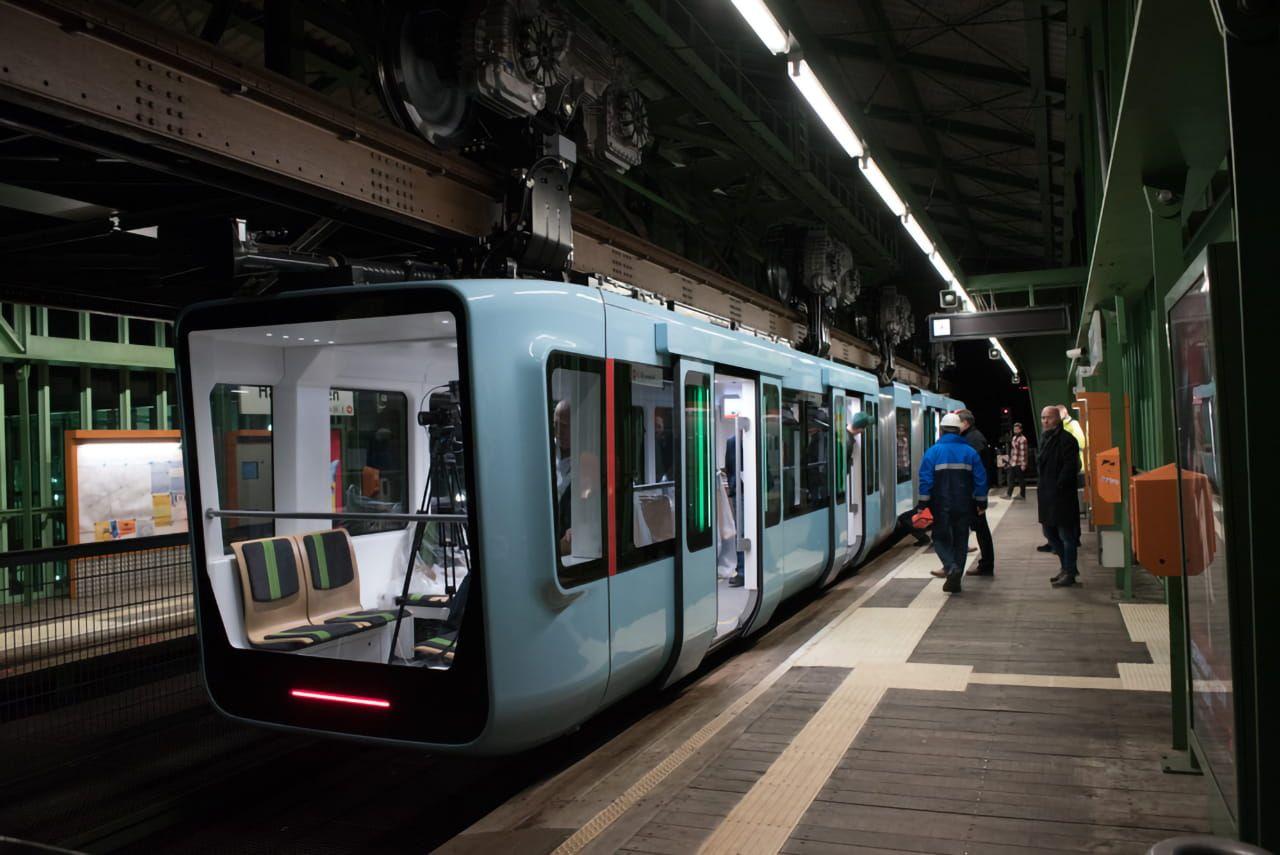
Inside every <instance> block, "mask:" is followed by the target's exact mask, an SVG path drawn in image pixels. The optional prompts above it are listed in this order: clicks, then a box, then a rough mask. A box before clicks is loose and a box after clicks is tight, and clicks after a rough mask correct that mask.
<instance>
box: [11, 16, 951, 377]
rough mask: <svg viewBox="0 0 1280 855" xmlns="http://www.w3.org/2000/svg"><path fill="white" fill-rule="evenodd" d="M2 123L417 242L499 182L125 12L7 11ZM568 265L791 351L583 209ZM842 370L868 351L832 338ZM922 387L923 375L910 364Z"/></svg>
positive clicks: (492, 200) (797, 326)
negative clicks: (267, 191) (757, 333)
mask: <svg viewBox="0 0 1280 855" xmlns="http://www.w3.org/2000/svg"><path fill="white" fill-rule="evenodd" d="M0 32H2V33H4V34H5V35H4V38H5V42H6V45H9V46H13V48H12V49H11V50H7V51H6V56H5V62H4V63H3V64H2V65H0V103H4V104H6V106H7V108H8V109H6V115H5V123H6V124H8V125H9V126H11V127H18V128H24V129H26V130H29V131H31V132H32V133H36V134H42V135H45V136H50V137H53V138H56V139H59V140H62V141H64V142H67V143H70V144H72V145H78V146H83V147H87V148H89V149H91V150H94V151H98V152H102V153H104V154H108V155H111V156H116V157H121V158H123V159H126V160H130V161H132V162H135V163H139V164H141V165H145V166H148V167H150V168H154V169H157V170H159V171H162V172H165V173H168V174H171V175H177V176H180V177H184V178H188V179H192V180H198V181H202V182H206V183H215V184H217V185H218V186H222V187H225V188H227V189H228V190H232V191H238V192H242V193H244V194H246V195H257V196H261V195H262V193H263V190H264V188H266V187H270V188H271V189H272V195H273V197H275V198H278V199H279V200H280V201H282V202H283V203H285V204H290V205H293V206H295V207H298V208H299V209H302V210H309V211H314V212H315V213H317V214H320V215H322V216H334V217H336V218H341V219H344V220H346V221H355V222H357V223H359V222H363V223H364V224H366V225H372V226H376V227H377V228H379V229H380V230H382V231H384V232H388V233H394V234H395V235H396V236H397V237H400V238H402V239H404V240H406V241H408V242H413V241H419V242H422V241H423V240H424V238H425V237H426V235H427V234H428V233H435V234H451V235H457V236H465V237H476V238H479V237H483V236H487V235H489V234H490V233H491V232H492V231H493V227H494V225H495V224H496V223H497V222H498V221H499V218H500V215H501V210H502V204H501V196H502V187H503V184H502V180H501V177H500V176H497V175H494V174H491V173H489V172H488V171H487V170H484V169H483V168H481V167H479V166H478V165H476V164H474V163H472V162H470V161H467V160H465V159H463V158H461V157H459V156H456V155H453V154H450V153H448V152H442V151H439V150H436V149H434V148H432V147H431V146H429V145H428V144H426V143H425V142H423V141H422V140H421V139H419V138H418V137H416V136H414V135H412V134H410V133H408V132H406V131H403V130H401V129H399V128H396V127H393V126H391V125H389V124H386V123H384V122H380V121H377V120H375V119H372V118H370V117H368V116H365V115H362V114H360V113H357V112H355V111H353V110H350V109H348V108H345V107H343V106H341V105H340V104H336V103H334V102H332V101H330V100H328V99H327V98H325V97H324V96H323V95H320V94H319V93H316V92H313V91H311V90H310V89H308V88H307V87H306V86H304V85H302V84H299V83H297V82H295V81H292V80H289V79H287V78H285V77H281V76H279V75H275V74H273V73H271V72H269V71H266V70H265V69H257V68H252V67H246V66H244V65H242V64H240V63H239V62H238V61H236V60H235V59H233V58H231V57H229V56H228V55H226V54H225V53H223V52H221V51H219V50H218V49H217V48H216V47H214V46H212V45H210V44H208V43H207V42H204V41H201V40H200V39H198V38H195V37H192V36H186V35H184V34H182V33H177V32H173V31H170V30H167V29H165V28H163V27H161V26H159V25H157V24H155V23H153V22H151V21H150V20H148V19H147V18H146V17H144V16H142V15H140V14H138V13H137V12H135V11H133V10H131V9H128V8H126V7H124V6H122V5H119V4H116V3H102V2H94V0H0ZM573 219H574V263H573V268H574V270H576V271H577V272H580V273H584V274H601V275H604V276H609V277H611V278H614V279H617V280H619V281H621V282H626V283H628V284H631V285H635V286H636V287H639V288H643V289H645V290H648V291H652V292H654V293H657V294H660V295H662V296H663V297H664V298H665V299H668V300H674V301H677V302H680V303H684V304H686V305H696V306H698V307H699V308H703V309H705V310H706V311H708V312H709V313H711V314H714V315H720V316H723V317H727V318H729V319H731V320H733V321H735V322H737V323H739V324H742V325H744V326H748V327H752V328H754V329H757V330H761V331H763V332H766V333H768V334H770V335H775V336H778V337H780V338H784V339H788V340H792V341H794V340H797V339H799V338H800V337H801V335H802V334H803V326H802V325H801V321H802V318H801V317H800V315H799V313H797V312H796V311H794V310H792V309H790V308H789V307H787V306H784V305H783V304H782V303H780V302H778V301H776V300H773V299H771V298H770V297H768V296H766V295H764V294H761V293H759V292H757V291H755V290H753V289H751V288H749V287H747V286H745V285H743V284H742V283H739V282H736V281H734V280H732V279H729V278H728V277H725V276H722V275H720V274H717V273H715V272H714V271H711V270H709V269H707V268H705V267H702V266H701V265H698V264H695V263H693V262H691V261H689V260H688V259H685V258H682V257H680V256H678V255H676V254H675V253H672V252H670V251H669V250H666V249H663V248H662V247H659V246H657V245H656V244H652V243H649V242H648V241H645V240H643V239H641V238H638V237H636V236H635V235H632V234H630V233H628V232H624V231H623V230H621V229H618V228H616V227H614V226H612V225H610V224H609V223H606V222H604V221H603V220H600V219H597V218H595V217H591V216H589V215H586V214H582V213H579V212H574V217H573ZM831 356H832V358H834V359H837V360H840V361H843V362H846V363H848V364H851V365H855V366H858V367H862V368H870V367H873V366H874V364H875V362H876V359H877V355H876V353H875V351H874V349H873V348H871V347H870V346H869V345H867V344H865V343H863V342H861V341H860V340H858V339H856V338H855V337H853V336H851V335H848V334H847V333H840V332H838V331H834V332H833V334H832V352H831ZM899 366H900V368H901V369H902V370H900V376H901V377H902V379H904V380H905V381H906V382H909V383H911V384H913V385H918V386H927V385H928V376H927V375H926V374H925V373H924V372H923V371H922V370H920V369H919V368H918V367H916V366H902V363H901V362H900V363H899Z"/></svg>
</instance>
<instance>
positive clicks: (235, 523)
mask: <svg viewBox="0 0 1280 855" xmlns="http://www.w3.org/2000/svg"><path fill="white" fill-rule="evenodd" d="M271 395H272V387H270V386H241V385H239V384H235V383H218V384H217V385H215V386H214V387H213V391H212V392H210V393H209V410H210V412H211V413H212V416H213V460H214V466H215V468H216V469H217V472H218V506H219V507H220V508H222V509H223V510H242V511H272V510H275V506H276V499H275V486H274V479H273V475H274V464H273V455H272V440H271ZM275 533H276V524H275V520H258V519H241V518H238V517H223V518H222V549H223V552H225V553H226V554H228V555H229V554H231V544H232V543H234V542H237V541H241V540H254V539H256V538H260V537H272V536H274V535H275Z"/></svg>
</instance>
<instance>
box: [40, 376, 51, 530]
mask: <svg viewBox="0 0 1280 855" xmlns="http://www.w3.org/2000/svg"><path fill="white" fill-rule="evenodd" d="M49 410H50V406H49V366H48V364H46V363H43V362H42V363H40V364H39V365H38V366H37V367H36V447H37V448H38V449H39V458H38V459H39V464H40V466H39V471H38V473H37V476H36V477H37V478H38V479H39V482H40V505H39V507H41V508H51V507H53V424H52V416H51V414H50V412H49ZM41 520H42V522H41V524H40V545H41V546H53V515H52V514H51V513H49V512H48V511H45V512H44V513H42V514H41Z"/></svg>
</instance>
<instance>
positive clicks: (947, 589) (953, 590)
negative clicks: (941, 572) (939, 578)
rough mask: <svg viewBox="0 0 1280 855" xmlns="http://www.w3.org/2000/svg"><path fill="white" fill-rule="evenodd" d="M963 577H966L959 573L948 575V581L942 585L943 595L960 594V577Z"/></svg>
mask: <svg viewBox="0 0 1280 855" xmlns="http://www.w3.org/2000/svg"><path fill="white" fill-rule="evenodd" d="M963 575H964V574H963V573H958V572H957V573H948V574H947V581H945V582H943V583H942V591H943V593H946V594H958V593H960V577H961V576H963Z"/></svg>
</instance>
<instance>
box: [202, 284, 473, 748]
mask: <svg viewBox="0 0 1280 855" xmlns="http://www.w3.org/2000/svg"><path fill="white" fill-rule="evenodd" d="M467 334H468V325H467V312H466V301H465V299H463V297H462V296H461V295H460V294H459V293H458V292H457V290H456V289H454V288H451V287H448V286H445V285H431V284H420V285H404V286H386V287H376V288H362V289H359V290H358V291H356V290H354V289H347V290H329V291H324V292H301V293H296V294H292V295H285V296H281V297H274V298H270V299H262V300H253V301H236V302H220V303H209V304H204V305H201V306H197V307H194V308H193V309H191V310H189V311H188V312H186V313H185V314H184V315H183V317H182V318H181V319H180V321H179V324H178V332H177V342H176V345H177V347H176V352H177V360H178V365H177V368H178V372H179V382H180V384H181V393H182V402H183V422H184V424H183V427H184V430H183V436H184V453H185V455H186V471H187V476H188V508H189V516H190V519H189V527H190V531H191V536H192V563H193V565H194V570H195V591H196V607H197V614H198V630H199V643H200V649H201V654H202V659H203V665H204V675H205V679H206V682H207V685H208V691H209V695H210V697H211V699H212V701H213V703H214V704H215V705H216V706H217V707H218V708H219V709H220V710H221V711H223V712H224V713H225V714H227V715H229V716H232V717H234V718H237V719H242V720H246V721H250V722H255V723H261V724H267V725H274V726H280V727H287V728H297V729H304V730H309V731H320V732H327V733H333V734H341V735H348V736H355V737H362V738H369V739H378V740H389V741H398V742H405V743H416V744H420V745H425V746H429V747H436V748H442V749H449V748H453V749H462V748H465V747H466V746H468V745H472V744H474V743H475V741H476V740H477V739H479V738H480V736H481V734H482V733H483V731H484V729H485V727H486V723H487V722H488V720H489V705H490V700H489V699H490V692H489V678H488V669H487V665H486V662H487V657H486V650H485V646H486V633H485V628H484V609H483V608H482V601H483V600H482V596H481V581H482V574H481V572H480V566H481V556H480V555H479V531H478V526H477V518H478V512H477V510H476V507H477V496H476V478H475V473H474V468H473V464H474V460H473V454H472V450H473V449H474V448H475V447H476V442H475V441H474V436H475V434H474V426H473V423H472V407H471V406H470V401H471V389H472V380H471V374H470V371H469V368H470V366H469V364H468V347H467Z"/></svg>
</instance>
